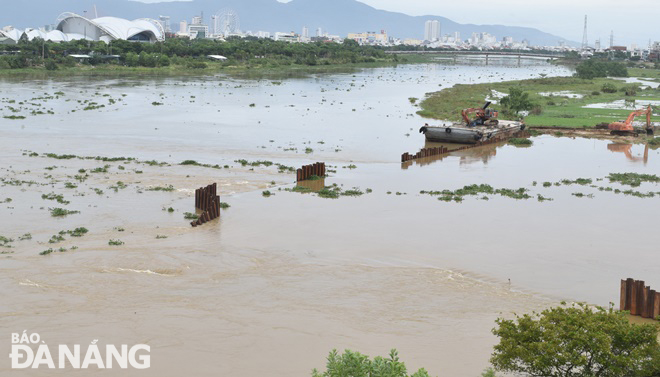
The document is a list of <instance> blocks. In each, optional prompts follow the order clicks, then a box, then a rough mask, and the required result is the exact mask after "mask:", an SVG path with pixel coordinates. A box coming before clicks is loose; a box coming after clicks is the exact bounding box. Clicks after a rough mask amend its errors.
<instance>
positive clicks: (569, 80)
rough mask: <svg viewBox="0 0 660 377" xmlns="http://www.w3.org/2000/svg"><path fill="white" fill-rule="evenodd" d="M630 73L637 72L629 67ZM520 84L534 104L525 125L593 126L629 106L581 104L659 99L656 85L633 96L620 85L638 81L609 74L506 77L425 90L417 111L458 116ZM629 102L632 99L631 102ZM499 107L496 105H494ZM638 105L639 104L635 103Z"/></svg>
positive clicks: (618, 117)
mask: <svg viewBox="0 0 660 377" xmlns="http://www.w3.org/2000/svg"><path fill="white" fill-rule="evenodd" d="M631 71H632V72H631V76H632V73H637V72H636V71H635V70H631ZM640 71H645V72H644V73H646V75H645V77H653V76H652V75H653V74H656V75H657V74H659V73H660V71H658V70H652V69H645V70H640ZM606 83H609V84H612V85H614V86H615V87H616V88H617V89H618V90H617V92H615V93H604V92H602V91H601V89H602V87H603V85H604V84H606ZM514 86H519V87H521V88H522V90H523V91H525V92H527V93H529V95H530V99H531V100H532V102H533V103H534V104H535V105H536V111H533V114H530V115H529V116H527V117H526V118H525V123H526V124H527V125H528V126H532V127H534V126H546V127H576V128H580V127H593V126H595V125H597V124H599V123H603V122H605V123H610V122H613V121H617V120H621V119H625V118H626V117H627V116H628V114H630V111H631V110H613V109H591V108H583V106H584V105H588V104H594V103H608V102H612V101H615V100H626V101H635V100H642V99H644V100H656V101H660V91H659V90H657V89H646V90H640V89H639V88H638V90H637V93H636V94H635V95H633V96H626V95H625V93H624V92H622V91H621V90H620V89H621V88H623V87H630V86H637V87H639V85H638V84H626V83H624V82H623V81H621V80H614V79H609V78H597V79H593V80H584V79H578V78H574V77H551V78H540V79H529V80H521V81H508V82H500V83H489V84H474V85H456V86H454V87H452V88H448V89H444V90H441V91H439V92H435V93H428V94H427V97H426V99H424V100H423V101H422V102H421V103H420V107H421V110H420V111H419V112H418V114H419V115H421V116H424V117H428V118H433V119H442V120H451V121H458V120H460V111H461V109H465V108H470V107H478V106H481V105H482V104H483V103H484V101H485V99H486V98H488V97H490V98H492V92H491V91H492V90H495V91H498V92H502V93H505V94H506V93H508V91H509V89H510V88H511V87H514ZM562 91H570V92H571V93H575V94H581V95H583V96H584V97H583V98H575V99H572V98H567V97H564V96H561V95H554V96H542V95H540V94H539V93H543V92H546V93H547V92H550V93H553V92H562ZM630 104H631V105H632V106H635V105H634V102H631V103H630ZM493 107H494V108H495V109H498V110H500V108H499V106H497V105H494V106H493ZM635 107H636V108H641V106H635Z"/></svg>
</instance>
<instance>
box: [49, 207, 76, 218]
mask: <svg viewBox="0 0 660 377" xmlns="http://www.w3.org/2000/svg"><path fill="white" fill-rule="evenodd" d="M76 213H80V211H70V210H68V209H64V208H51V209H50V215H51V216H53V217H63V216H68V215H73V214H76Z"/></svg>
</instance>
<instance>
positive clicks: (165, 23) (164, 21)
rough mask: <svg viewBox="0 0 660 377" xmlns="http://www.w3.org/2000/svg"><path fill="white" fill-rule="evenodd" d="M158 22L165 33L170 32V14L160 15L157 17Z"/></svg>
mask: <svg viewBox="0 0 660 377" xmlns="http://www.w3.org/2000/svg"><path fill="white" fill-rule="evenodd" d="M158 22H159V23H160V26H162V27H163V31H164V32H166V33H171V32H172V26H171V25H170V16H160V17H158Z"/></svg>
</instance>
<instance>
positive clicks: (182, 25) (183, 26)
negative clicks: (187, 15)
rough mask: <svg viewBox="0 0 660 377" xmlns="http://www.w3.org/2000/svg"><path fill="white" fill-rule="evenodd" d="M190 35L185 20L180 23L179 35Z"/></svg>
mask: <svg viewBox="0 0 660 377" xmlns="http://www.w3.org/2000/svg"><path fill="white" fill-rule="evenodd" d="M187 33H188V21H186V20H183V21H181V22H179V34H187Z"/></svg>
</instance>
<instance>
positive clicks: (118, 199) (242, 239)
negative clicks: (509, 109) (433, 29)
mask: <svg viewBox="0 0 660 377" xmlns="http://www.w3.org/2000/svg"><path fill="white" fill-rule="evenodd" d="M541 74H544V75H550V76H552V75H568V74H570V72H569V71H568V70H566V69H564V68H561V67H554V66H550V65H546V64H545V63H543V62H536V63H534V64H528V65H524V66H522V67H509V66H506V65H492V66H488V67H483V66H466V65H457V66H445V65H434V64H420V65H406V66H399V67H388V68H376V69H365V70H360V71H355V72H349V73H335V74H314V75H308V76H302V77H290V78H284V79H282V78H257V79H252V78H251V79H241V78H235V77H234V78H232V77H228V76H215V77H185V78H171V77H170V78H139V77H128V78H126V77H125V78H105V79H89V78H88V79H83V78H69V79H57V80H48V79H31V80H28V79H2V80H0V85H1V87H2V92H1V94H0V113H1V114H0V115H2V116H8V115H23V116H25V117H26V118H25V119H17V120H10V119H6V118H0V161H2V163H1V164H0V178H2V182H0V201H3V200H5V198H11V202H8V201H5V202H3V203H2V204H0V235H1V236H4V237H7V238H11V239H14V241H13V242H11V243H10V245H11V246H12V247H11V248H7V247H4V248H3V247H0V252H1V253H2V254H0V286H2V290H1V292H2V293H1V294H0V355H3V356H2V357H1V358H0V375H2V376H4V375H11V376H14V375H16V376H19V375H25V376H50V375H80V376H87V375H92V374H93V375H97V374H98V375H108V376H182V375H190V376H230V375H231V376H287V377H288V376H309V375H310V372H311V370H312V368H319V369H322V368H323V367H324V365H325V358H326V356H327V354H328V352H329V351H330V350H332V349H333V348H337V349H339V350H343V349H352V350H358V351H360V352H363V353H366V354H368V355H371V356H375V355H385V354H387V353H388V352H389V350H390V349H391V348H397V349H398V350H399V353H400V356H401V358H402V360H403V361H405V362H406V364H407V366H408V367H409V371H410V370H416V369H417V368H420V367H425V368H426V369H427V370H428V371H429V372H430V373H431V374H432V375H437V376H466V377H467V376H478V375H480V373H481V371H482V370H484V369H485V368H487V367H488V358H489V355H490V353H491V352H492V346H493V344H495V342H496V340H497V339H496V338H495V337H494V336H493V335H491V332H490V330H491V329H492V328H493V326H494V320H495V319H496V318H497V317H500V316H504V317H507V318H510V317H512V316H513V315H514V313H527V312H531V311H533V310H537V311H538V310H542V309H543V308H547V307H550V306H553V305H557V304H558V303H559V302H560V301H562V300H566V301H586V302H588V303H591V304H597V305H607V304H608V303H609V302H618V292H619V279H622V278H627V277H633V278H636V279H643V280H646V282H647V284H650V285H651V286H652V287H654V286H655V287H660V279H659V278H658V277H657V273H655V272H657V269H656V267H657V265H656V263H658V262H660V259H659V257H658V256H657V246H654V244H656V242H654V241H653V236H654V234H655V233H654V232H655V230H656V228H657V223H656V221H657V210H658V208H659V207H658V197H657V196H656V197H653V198H638V197H633V196H627V195H624V194H621V193H619V194H617V193H615V192H608V191H600V190H598V188H597V187H590V186H589V185H585V186H582V185H577V184H573V185H560V186H555V185H553V186H550V187H544V186H543V184H542V183H543V182H558V181H561V180H562V179H570V180H575V179H577V178H580V177H581V178H591V179H592V180H593V185H594V186H598V187H613V188H615V189H616V188H619V189H621V190H626V189H629V188H630V187H628V186H622V185H619V184H616V183H610V182H609V181H608V180H607V179H604V178H605V177H606V176H607V175H608V174H610V173H620V172H637V173H647V174H657V173H658V171H659V169H658V166H659V161H660V156H659V155H658V154H659V151H658V150H657V149H656V150H653V149H651V150H647V151H646V154H647V157H646V159H644V158H642V156H643V155H644V152H645V151H644V147H643V146H639V145H632V146H630V148H628V147H618V146H617V147H612V146H611V144H612V142H609V141H603V140H590V139H581V138H577V139H573V138H558V137H554V136H550V135H543V136H538V137H534V138H532V140H533V141H534V145H533V146H531V147H528V148H520V147H514V146H511V145H506V144H500V145H490V146H486V147H482V148H477V149H471V150H466V151H460V152H454V153H452V154H450V155H447V156H443V157H433V158H427V159H423V160H417V161H412V162H409V163H406V164H401V163H399V161H400V155H401V153H403V152H415V151H417V150H418V149H419V148H422V147H424V146H425V142H424V138H423V136H422V135H421V134H419V133H418V132H417V130H418V129H419V127H420V126H421V125H423V123H424V122H425V121H424V120H422V119H420V118H419V117H418V116H416V115H414V114H415V112H416V111H417V110H418V108H417V107H416V106H414V105H413V104H411V102H410V101H409V100H408V98H410V97H416V98H422V97H423V96H424V93H427V92H432V91H435V90H438V89H439V88H442V87H447V86H450V85H453V84H455V83H470V82H485V81H501V80H510V79H520V78H529V77H538V76H540V75H541ZM12 101H13V102H12ZM85 101H87V102H85ZM90 102H94V103H91V104H90ZM100 105H104V107H100ZM85 108H88V109H87V110H84V109H85ZM12 109H14V110H13V111H12ZM40 111H41V112H44V113H46V114H43V115H39V114H36V113H37V112H40ZM49 111H50V112H52V113H53V114H49V113H48V112H49ZM32 112H35V114H32ZM426 146H435V144H433V145H432V144H428V145H426ZM306 148H310V149H311V150H307V151H306ZM624 151H627V152H628V153H624ZM33 152H34V153H38V154H39V155H38V156H30V154H31V153H33ZM306 152H308V153H306ZM45 153H56V154H72V155H77V156H104V157H122V156H123V157H133V158H137V159H138V160H139V161H147V160H156V161H159V162H166V163H168V164H170V165H164V166H158V165H149V164H145V163H142V162H136V161H133V162H125V161H124V162H121V161H119V162H118V161H114V162H104V161H98V160H89V159H78V158H73V159H55V158H49V157H46V156H45V155H44V154H45ZM240 159H245V160H248V161H257V160H262V161H272V162H275V163H280V164H283V165H287V166H293V167H299V166H301V165H304V164H308V163H313V162H316V161H325V162H326V164H328V165H329V167H330V169H331V171H330V174H329V177H327V178H325V180H324V181H323V182H318V181H317V182H313V183H308V184H312V185H317V186H319V185H323V184H325V185H332V184H337V185H339V186H340V187H342V188H344V189H349V188H353V187H357V188H359V189H360V190H362V191H365V192H366V191H367V189H370V191H371V192H369V193H365V194H364V195H362V196H359V197H340V198H339V199H324V198H320V197H318V196H316V195H314V194H303V193H297V192H289V191H285V189H290V188H292V187H294V186H295V183H294V181H295V174H292V173H278V171H277V168H276V167H274V166H263V165H262V166H256V167H251V166H241V164H240V163H237V162H235V160H240ZM184 160H196V161H198V162H199V163H202V164H211V165H215V164H219V165H220V167H221V168H220V169H214V168H209V167H201V166H189V165H178V164H179V163H180V162H182V161H184ZM105 165H109V166H107V167H105V169H100V170H101V171H100V172H98V173H92V172H91V170H93V169H95V168H104V166H105ZM225 165H227V166H228V167H227V168H224V167H223V166H225ZM351 165H353V166H351ZM349 166H350V167H354V168H349ZM80 169H85V173H80V172H79V170H80ZM77 174H78V175H84V174H87V175H89V177H88V178H87V179H85V180H84V181H82V182H80V181H79V180H76V178H75V175H77ZM599 179H603V180H599ZM118 181H121V182H123V184H124V185H125V187H124V186H121V185H119V186H120V187H118V188H117V190H116V191H115V189H113V188H111V186H115V187H117V186H118V185H117V182H118ZM67 182H68V183H69V185H68V186H69V187H70V188H67ZM212 182H217V183H218V185H219V186H218V187H219V190H220V195H221V197H222V201H223V202H227V203H228V204H230V205H231V207H230V208H228V209H225V210H223V211H222V215H221V218H220V219H219V220H215V221H212V222H210V223H208V224H205V225H204V226H202V227H197V228H192V227H191V226H190V225H189V220H185V219H184V215H183V214H184V212H194V190H195V189H196V188H198V187H201V186H204V185H207V184H210V183H212ZM534 182H537V184H536V185H534ZM71 184H73V185H76V186H77V187H75V188H73V187H72V185H71ZM470 184H489V185H492V186H493V187H495V188H510V189H517V188H525V189H528V190H529V192H528V193H529V194H530V195H532V196H533V198H532V199H529V200H515V199H513V198H509V197H504V196H499V195H487V197H488V200H485V199H483V198H482V197H483V196H484V195H478V196H467V197H466V198H465V200H464V201H463V202H461V203H456V202H444V201H440V200H437V197H434V196H429V195H424V194H420V191H422V190H425V191H432V190H443V189H450V190H455V189H458V188H461V187H463V186H465V185H470ZM168 185H172V186H173V187H174V190H173V191H149V190H148V189H149V188H154V187H159V186H160V187H167V186H168ZM122 187H124V188H122ZM95 189H96V190H97V191H99V193H98V194H97V193H96V192H95V191H94V190H95ZM101 190H102V191H103V192H102V193H100V191H101ZM264 190H269V191H270V192H271V193H272V194H274V195H271V196H270V197H265V196H263V195H262V191H264ZM634 190H637V191H640V192H649V191H651V192H660V186H658V185H655V184H649V183H643V184H642V185H641V186H640V187H637V188H634ZM50 193H54V194H59V195H62V196H63V199H64V200H67V201H70V203H69V204H62V203H57V202H56V201H54V200H47V199H42V195H48V194H50ZM576 193H582V194H584V195H585V196H584V197H578V196H575V195H573V194H576ZM537 194H541V195H542V196H543V197H547V198H552V199H553V200H552V201H538V200H537V198H536V197H537ZM54 207H62V208H66V209H69V210H75V211H79V212H80V213H77V214H71V215H68V216H65V217H59V218H57V217H51V216H50V213H49V208H54ZM170 207H171V208H172V210H173V212H169V211H167V210H165V209H167V208H170ZM77 227H86V228H88V230H89V232H88V233H87V234H86V235H84V236H83V237H71V236H69V235H64V238H65V240H62V241H59V242H56V243H49V239H51V237H52V236H54V235H57V234H58V232H60V231H62V230H73V229H75V228H77ZM26 233H30V235H31V239H26V240H19V237H21V236H22V235H24V234H26ZM110 240H121V241H122V242H123V244H122V245H118V246H113V245H109V244H108V242H109V241H110ZM73 246H76V247H77V249H73V250H72V249H71V247H73ZM60 247H63V248H65V249H67V251H66V252H58V251H57V250H58V249H59V248H60ZM49 248H53V249H54V250H55V252H53V253H51V254H49V255H40V254H39V253H40V252H42V251H44V250H47V249H49ZM656 289H657V288H656ZM23 330H27V332H28V333H39V334H40V336H41V339H42V340H44V341H45V342H46V343H47V344H49V345H51V346H53V347H56V345H58V344H67V345H72V344H83V345H86V344H90V343H89V342H92V341H93V340H95V339H97V340H98V342H99V344H117V345H118V344H128V345H132V344H142V343H143V344H148V345H149V346H150V347H151V351H150V355H151V367H150V368H149V369H145V370H136V369H125V370H122V369H117V368H114V369H106V370H96V369H95V367H92V369H91V370H73V369H71V368H69V369H61V370H60V369H56V370H49V369H46V368H45V367H44V366H42V367H41V368H39V369H23V370H11V364H10V359H9V358H8V357H6V355H8V354H9V353H10V348H11V339H10V336H11V334H12V333H20V332H22V331H23Z"/></svg>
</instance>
